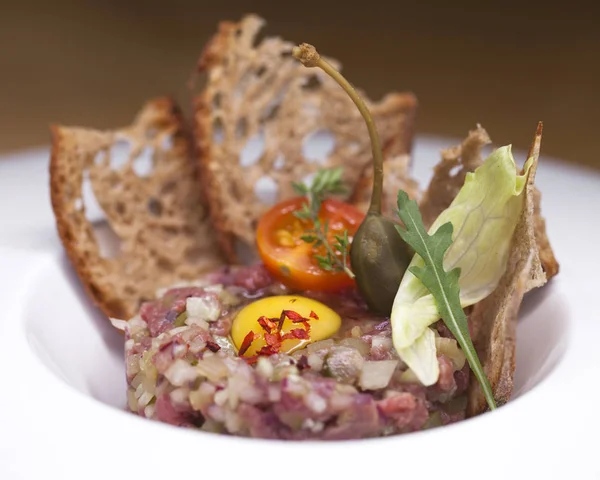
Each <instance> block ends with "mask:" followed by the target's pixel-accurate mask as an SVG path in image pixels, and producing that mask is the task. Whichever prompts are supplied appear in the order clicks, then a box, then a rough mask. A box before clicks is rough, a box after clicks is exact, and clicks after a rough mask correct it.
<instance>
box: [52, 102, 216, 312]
mask: <svg viewBox="0 0 600 480" xmlns="http://www.w3.org/2000/svg"><path fill="white" fill-rule="evenodd" d="M51 136H52V148H51V158H50V196H51V202H52V208H53V211H54V215H55V219H56V225H57V229H58V234H59V237H60V239H61V241H62V243H63V245H64V248H65V250H66V253H67V256H68V258H69V260H70V262H71V264H72V265H73V267H74V269H75V271H76V273H77V275H78V277H79V278H80V280H81V282H82V284H83V286H84V288H85V290H86V292H87V294H88V295H89V297H90V298H91V299H92V300H93V302H94V303H95V304H96V305H97V306H98V307H99V308H100V309H101V310H102V312H103V313H104V314H105V315H107V316H109V317H115V318H129V317H132V316H133V315H135V314H136V313H137V311H138V308H139V306H140V304H141V303H142V302H143V301H144V300H146V299H150V298H153V296H154V293H155V291H156V289H158V288H161V287H165V286H168V285H170V284H172V283H174V282H176V281H179V280H187V279H189V280H192V279H194V278H195V277H197V276H198V275H200V274H201V273H202V272H204V271H206V270H207V269H208V268H212V267H214V266H216V265H218V264H220V263H221V262H222V259H221V258H220V255H219V253H218V249H217V248H216V243H215V241H214V236H213V234H212V229H211V227H210V225H209V222H208V219H207V215H206V212H205V210H206V209H205V206H204V204H203V199H202V196H201V195H200V191H201V188H200V186H199V184H198V181H197V174H196V167H195V164H194V162H193V159H192V156H191V139H190V134H189V129H188V128H187V127H186V125H185V123H184V121H183V116H182V114H181V111H180V109H179V107H178V106H177V105H176V104H175V103H174V102H173V101H172V100H171V99H170V98H166V97H165V98H158V99H154V100H151V101H149V102H147V103H146V105H145V106H144V107H143V108H142V110H141V111H140V113H139V115H138V116H137V118H136V120H135V122H134V123H133V124H132V125H131V126H130V127H126V128H122V129H119V130H115V131H98V130H92V129H87V128H79V127H65V126H59V125H52V126H51ZM119 145H121V146H123V147H124V148H126V149H128V153H127V154H126V155H124V156H125V157H126V158H127V160H126V162H125V164H123V165H121V166H118V167H115V166H114V165H112V163H111V162H113V161H114V160H115V159H116V157H117V156H118V155H115V152H114V151H112V149H114V148H117V147H118V146H119ZM144 152H146V154H147V155H148V157H147V159H148V162H149V165H150V166H151V172H150V173H148V174H146V175H141V174H139V173H136V163H135V162H137V161H139V160H140V158H142V156H143V155H144ZM86 181H89V184H90V186H91V188H92V190H93V192H94V194H95V197H96V200H97V202H98V204H99V206H100V208H101V209H102V210H103V214H104V216H105V220H104V222H103V225H104V226H105V227H108V228H110V230H112V232H113V233H114V235H115V236H116V238H117V240H118V243H119V245H118V248H117V250H116V251H115V252H114V253H113V254H111V255H107V254H106V253H104V252H103V251H102V242H101V241H99V239H98V238H97V235H96V233H95V227H96V226H97V225H94V224H93V223H92V222H91V221H90V220H89V219H88V218H87V214H86V211H87V210H86V209H87V207H89V205H86V204H85V199H84V188H83V185H84V182H86Z"/></svg>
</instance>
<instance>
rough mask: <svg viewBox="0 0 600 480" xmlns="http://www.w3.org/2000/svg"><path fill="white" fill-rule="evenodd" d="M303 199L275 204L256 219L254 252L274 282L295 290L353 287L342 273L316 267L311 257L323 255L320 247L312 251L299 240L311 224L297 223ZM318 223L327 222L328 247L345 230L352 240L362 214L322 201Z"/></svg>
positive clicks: (346, 205) (334, 201) (312, 247)
mask: <svg viewBox="0 0 600 480" xmlns="http://www.w3.org/2000/svg"><path fill="white" fill-rule="evenodd" d="M305 201H306V199H305V198H304V197H299V198H293V199H291V200H287V201H285V202H282V203H279V204H277V205H275V206H274V207H273V208H271V209H270V210H269V211H267V212H266V213H265V214H264V215H263V216H262V217H261V219H260V221H259V223H258V228H257V231H256V237H257V245H258V251H259V254H260V256H261V258H262V261H263V262H264V264H265V267H266V268H267V270H268V271H269V272H270V273H271V275H273V277H274V278H276V279H277V280H279V281H280V282H282V283H283V284H284V285H287V286H288V287H290V288H294V289H298V290H318V291H327V292H331V291H336V290H340V289H343V288H345V287H350V286H353V285H354V280H353V279H351V278H350V277H349V276H348V275H347V274H346V273H344V272H330V271H327V270H324V269H322V268H321V267H319V264H318V263H317V261H316V260H315V258H314V255H315V254H317V255H324V254H325V249H324V247H323V246H321V247H318V248H315V247H314V246H313V245H312V244H309V243H307V242H305V241H304V240H302V239H301V238H300V237H301V236H302V235H304V234H305V233H307V231H308V230H310V229H312V228H313V225H312V223H311V222H308V221H304V220H300V219H298V218H297V217H296V216H295V215H294V212H295V211H297V210H300V208H301V207H302V204H303V203H304V202H305ZM319 219H320V220H321V222H324V221H325V220H328V221H329V240H330V244H331V243H333V242H334V241H335V239H334V235H336V234H337V235H339V234H341V233H342V232H343V231H344V230H348V237H349V238H350V239H352V237H353V236H354V234H355V233H356V230H357V229H358V227H359V226H360V224H361V222H362V220H363V219H364V214H363V213H362V212H361V211H359V210H357V209H356V208H354V207H353V206H352V205H349V204H347V203H344V202H341V201H339V200H335V199H328V200H325V201H324V202H323V203H322V205H321V211H320V212H319Z"/></svg>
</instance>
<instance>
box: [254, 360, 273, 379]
mask: <svg viewBox="0 0 600 480" xmlns="http://www.w3.org/2000/svg"><path fill="white" fill-rule="evenodd" d="M274 371H275V368H274V367H273V364H272V363H271V361H270V360H269V359H268V358H266V357H259V358H258V361H257V362H256V372H257V373H258V374H259V375H261V376H262V377H263V378H265V379H267V380H270V379H271V377H272V376H273V372H274Z"/></svg>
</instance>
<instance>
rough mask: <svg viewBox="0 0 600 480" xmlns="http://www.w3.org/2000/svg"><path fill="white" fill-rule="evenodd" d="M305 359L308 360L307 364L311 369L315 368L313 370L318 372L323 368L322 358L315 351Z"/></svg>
mask: <svg viewBox="0 0 600 480" xmlns="http://www.w3.org/2000/svg"><path fill="white" fill-rule="evenodd" d="M307 361H308V366H309V367H310V368H311V370H315V371H317V372H319V371H321V369H322V368H323V359H322V358H321V357H320V356H319V355H317V354H316V353H311V354H310V355H309V356H308V357H307Z"/></svg>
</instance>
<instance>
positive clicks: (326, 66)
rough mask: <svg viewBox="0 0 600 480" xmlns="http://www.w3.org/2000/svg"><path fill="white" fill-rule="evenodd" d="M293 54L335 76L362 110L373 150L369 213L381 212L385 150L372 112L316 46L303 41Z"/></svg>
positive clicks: (305, 63)
mask: <svg viewBox="0 0 600 480" xmlns="http://www.w3.org/2000/svg"><path fill="white" fill-rule="evenodd" d="M292 55H293V56H294V58H296V59H297V60H299V61H300V62H302V64H303V65H304V66H305V67H309V68H311V67H318V68H320V69H321V70H323V71H324V72H325V73H326V74H327V75H329V76H330V77H331V78H333V79H334V80H335V81H336V82H337V83H338V84H339V85H340V86H341V87H342V88H343V89H344V90H345V91H346V93H347V94H348V96H349V97H350V98H351V99H352V101H353V102H354V104H355V105H356V107H357V108H358V110H359V111H360V114H361V115H362V117H363V119H364V120H365V123H366V124H367V130H368V131H369V137H370V139H371V150H372V152H373V193H372V195H371V204H370V205H369V213H381V201H382V199H381V197H382V193H383V151H382V149H381V141H380V140H379V134H378V133H377V128H376V126H375V122H374V120H373V117H372V116H371V112H369V109H368V108H367V105H366V104H365V102H364V101H363V99H362V98H361V97H360V95H359V94H358V92H357V91H356V90H355V89H354V87H353V86H352V85H351V84H350V82H348V80H346V79H345V78H344V76H343V75H342V74H341V73H340V72H338V71H337V70H336V69H335V68H334V67H333V66H332V65H331V64H330V63H328V62H327V61H326V60H324V59H323V58H321V56H320V55H319V52H317V49H316V48H315V47H313V46H312V45H309V44H308V43H302V44H301V45H299V46H297V47H294V48H293V49H292Z"/></svg>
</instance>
